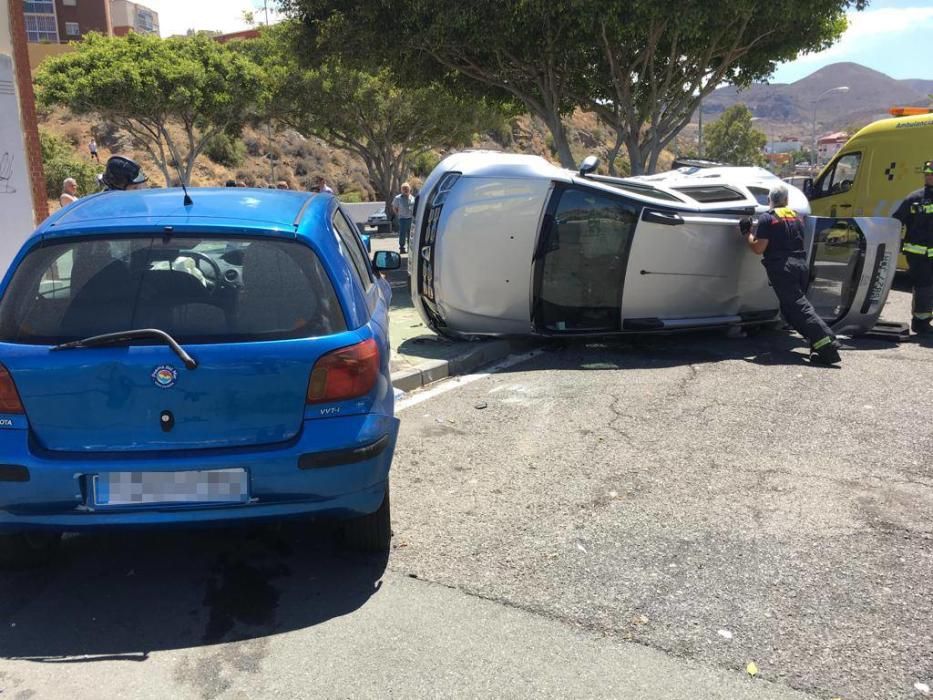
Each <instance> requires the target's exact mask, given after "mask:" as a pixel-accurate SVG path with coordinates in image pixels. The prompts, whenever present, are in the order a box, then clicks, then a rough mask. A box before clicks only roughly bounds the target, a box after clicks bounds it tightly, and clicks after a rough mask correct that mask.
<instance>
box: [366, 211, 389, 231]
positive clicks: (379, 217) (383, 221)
mask: <svg viewBox="0 0 933 700" xmlns="http://www.w3.org/2000/svg"><path fill="white" fill-rule="evenodd" d="M366 225H367V226H372V227H374V228H375V229H376V231H377V233H389V232H390V231H392V219H391V218H390V217H389V216H388V215H387V214H386V209H385V207H383V208H382V209H380V210H379V211H377V212H376V213H375V214H371V215H370V216H369V218H368V219H367V220H366Z"/></svg>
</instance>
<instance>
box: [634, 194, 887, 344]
mask: <svg viewBox="0 0 933 700" xmlns="http://www.w3.org/2000/svg"><path fill="white" fill-rule="evenodd" d="M739 215H740V212H729V211H728V210H723V211H720V212H715V211H699V212H695V211H686V210H675V209H673V208H671V209H667V208H664V209H662V208H653V207H645V208H644V209H643V210H642V212H641V215H640V217H639V222H638V225H637V227H636V229H635V232H634V234H633V236H632V244H631V252H630V254H629V259H628V269H627V271H626V274H625V287H624V291H623V297H622V329H623V330H627V331H651V330H676V329H681V328H696V327H703V326H719V325H730V324H736V323H754V322H756V321H764V320H768V319H770V318H773V317H775V316H776V315H777V311H778V302H777V298H776V297H775V295H774V292H773V290H772V289H771V288H770V285H769V284H768V278H767V275H766V273H765V270H764V268H763V267H762V265H761V258H760V257H759V256H757V255H754V254H753V253H751V252H750V251H749V250H748V249H747V247H746V246H745V244H744V241H743V240H742V238H741V236H740V235H739V233H738V226H737V224H738V220H739ZM806 231H807V238H806V245H807V250H808V255H809V260H810V265H811V284H810V287H809V289H808V296H809V298H810V300H811V302H812V303H813V305H814V307H815V308H816V310H817V313H819V314H820V316H821V317H822V318H824V319H825V320H826V322H827V323H828V324H829V325H830V326H831V327H832V328H833V330H834V331H835V332H836V333H839V334H845V335H854V334H858V333H863V332H867V331H869V330H871V328H872V327H873V326H874V325H875V323H876V322H877V320H878V317H879V316H880V314H881V310H882V308H883V307H884V302H885V301H886V299H887V295H888V292H889V291H890V289H891V283H892V282H893V279H894V272H895V263H896V259H897V252H898V245H899V240H900V225H899V224H898V222H897V221H895V220H894V219H887V218H856V219H839V218H821V217H808V218H807V226H806Z"/></svg>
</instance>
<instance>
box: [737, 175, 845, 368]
mask: <svg viewBox="0 0 933 700" xmlns="http://www.w3.org/2000/svg"><path fill="white" fill-rule="evenodd" d="M769 200H770V204H771V209H769V210H768V211H767V212H765V213H764V214H762V215H760V216H759V217H758V220H757V221H756V222H755V224H756V225H755V227H754V230H753V226H752V220H751V219H749V218H744V219H742V221H741V222H739V228H740V230H741V231H742V235H743V236H745V239H746V241H747V243H748V247H749V248H750V249H751V251H752V252H753V253H755V254H756V255H761V256H762V260H761V264H762V265H764V267H765V270H766V271H767V272H768V280H769V281H770V282H771V286H772V287H773V288H774V293H775V294H776V295H777V298H778V302H779V303H780V306H781V314H782V315H783V316H784V318H785V320H786V321H787V322H788V323H789V324H790V325H791V326H793V328H794V330H796V331H797V332H798V333H800V335H802V336H803V337H804V338H806V339H807V340H808V341H809V342H810V361H811V362H820V363H822V364H826V365H833V364H836V363H838V362H840V361H841V358H840V357H839V343H838V342H837V341H836V336H834V335H833V332H832V331H831V330H830V329H829V326H827V325H826V323H825V322H824V321H823V319H821V318H820V317H819V316H818V315H817V313H816V310H815V309H814V308H813V305H812V304H811V303H810V300H809V299H807V295H806V292H805V291H804V290H806V288H807V286H808V285H809V282H810V266H809V265H807V253H806V251H805V250H804V246H803V242H804V238H803V221H801V220H800V217H798V216H797V213H796V212H795V211H794V210H793V209H790V208H789V207H788V206H787V188H786V187H784V186H783V185H777V186H775V187H774V188H773V189H772V190H771V192H770V193H769Z"/></svg>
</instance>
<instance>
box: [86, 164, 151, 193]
mask: <svg viewBox="0 0 933 700" xmlns="http://www.w3.org/2000/svg"><path fill="white" fill-rule="evenodd" d="M97 180H98V182H100V186H101V187H103V188H104V190H138V189H141V188H142V187H143V185H144V184H145V182H146V176H145V175H144V174H143V171H142V168H140V167H139V163H137V162H136V161H135V160H133V159H132V158H127V157H126V156H110V158H108V159H107V168H106V169H105V170H104V172H103V173H102V174H100V175H98V176H97Z"/></svg>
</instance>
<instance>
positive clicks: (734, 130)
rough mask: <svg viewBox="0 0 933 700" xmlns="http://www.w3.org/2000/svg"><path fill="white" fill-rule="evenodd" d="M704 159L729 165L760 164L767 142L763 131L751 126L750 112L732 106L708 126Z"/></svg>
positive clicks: (741, 105) (741, 106)
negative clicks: (705, 157)
mask: <svg viewBox="0 0 933 700" xmlns="http://www.w3.org/2000/svg"><path fill="white" fill-rule="evenodd" d="M706 138H707V142H706V156H707V157H708V158H710V159H711V160H716V161H719V162H721V163H728V164H729V165H762V164H764V162H765V159H764V156H763V155H762V149H763V148H764V147H765V144H767V142H768V137H767V136H766V135H765V133H764V132H763V131H759V130H758V129H755V128H754V127H753V126H752V112H751V110H750V109H749V108H748V107H746V106H745V105H744V104H741V103H739V104H735V105H732V106H731V107H729V108H728V109H726V110H725V111H724V112H723V113H722V116H721V117H719V119H717V120H716V121H714V122H713V123H711V124H710V125H709V127H708V128H707V131H706Z"/></svg>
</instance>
